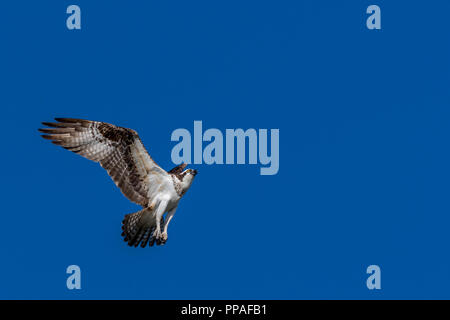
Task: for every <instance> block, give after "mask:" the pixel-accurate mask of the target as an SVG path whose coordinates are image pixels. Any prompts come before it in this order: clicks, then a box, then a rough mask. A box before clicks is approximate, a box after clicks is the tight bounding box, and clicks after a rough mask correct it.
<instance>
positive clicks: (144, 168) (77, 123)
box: [39, 118, 167, 207]
mask: <svg viewBox="0 0 450 320" xmlns="http://www.w3.org/2000/svg"><path fill="white" fill-rule="evenodd" d="M55 120H56V121H58V122H55V123H50V122H43V123H42V124H44V125H46V126H48V127H51V128H45V129H39V131H40V132H42V133H45V135H42V137H43V138H45V139H49V140H51V141H52V143H54V144H56V145H59V146H61V147H63V148H65V149H67V150H70V151H73V152H75V153H78V154H79V155H81V156H83V157H85V158H87V159H89V160H93V161H96V162H99V163H100V165H101V166H102V167H103V168H104V169H106V171H108V174H109V175H110V176H111V178H112V179H113V181H114V182H115V184H116V185H117V186H118V187H119V188H120V190H121V191H122V193H123V194H124V195H125V196H126V197H127V198H128V199H129V200H131V201H133V202H135V203H137V204H139V205H141V206H143V207H147V206H148V191H149V189H150V187H151V186H149V185H148V181H150V180H148V179H146V177H147V176H148V175H149V174H150V173H151V174H152V176H165V175H167V172H166V171H165V170H163V169H161V168H160V167H159V166H158V165H157V164H156V163H155V162H154V161H153V160H152V158H151V157H150V155H149V154H148V153H147V150H145V148H144V146H143V144H142V142H141V139H140V138H139V136H138V134H137V133H136V131H134V130H131V129H127V128H122V127H118V126H115V125H112V124H109V123H105V122H98V121H89V120H81V119H69V118H55ZM153 180H154V179H153Z"/></svg>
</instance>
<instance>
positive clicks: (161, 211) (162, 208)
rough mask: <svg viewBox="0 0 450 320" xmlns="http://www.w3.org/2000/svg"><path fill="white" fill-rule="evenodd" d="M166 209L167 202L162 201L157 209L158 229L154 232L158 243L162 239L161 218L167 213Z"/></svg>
mask: <svg viewBox="0 0 450 320" xmlns="http://www.w3.org/2000/svg"><path fill="white" fill-rule="evenodd" d="M166 208H167V201H166V200H162V201H161V202H160V203H159V205H158V209H156V213H155V219H156V228H155V231H154V232H153V236H154V237H155V239H156V240H158V241H159V240H160V238H161V217H162V216H163V214H164V212H165V211H166Z"/></svg>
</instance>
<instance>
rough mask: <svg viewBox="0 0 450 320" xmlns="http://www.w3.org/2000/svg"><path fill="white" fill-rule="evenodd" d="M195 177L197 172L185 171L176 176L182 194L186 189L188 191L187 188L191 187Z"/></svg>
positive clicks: (192, 170)
mask: <svg viewBox="0 0 450 320" xmlns="http://www.w3.org/2000/svg"><path fill="white" fill-rule="evenodd" d="M196 175H197V170H194V169H186V170H184V171H183V172H182V173H181V174H180V175H179V176H178V178H179V179H180V182H181V189H182V191H183V193H185V192H186V191H187V189H189V187H190V186H191V184H192V181H194V177H195V176H196Z"/></svg>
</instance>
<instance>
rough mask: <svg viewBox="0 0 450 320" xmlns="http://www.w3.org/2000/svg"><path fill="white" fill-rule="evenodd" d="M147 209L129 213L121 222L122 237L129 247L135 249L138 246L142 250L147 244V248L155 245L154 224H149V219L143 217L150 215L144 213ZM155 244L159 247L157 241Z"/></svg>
mask: <svg viewBox="0 0 450 320" xmlns="http://www.w3.org/2000/svg"><path fill="white" fill-rule="evenodd" d="M146 210H147V209H143V210H141V211H138V212H134V213H130V214H127V215H125V217H124V219H123V221H122V230H123V232H122V236H123V237H124V241H125V242H128V245H129V246H134V247H137V246H138V245H139V244H140V245H141V247H142V248H144V247H145V246H146V245H147V243H148V244H149V246H153V244H154V243H155V237H154V236H153V233H154V231H155V227H156V224H155V223H154V220H155V219H153V223H151V220H152V219H150V222H149V219H148V218H147V217H145V219H144V215H148V214H151V213H150V212H146ZM163 223H164V218H161V227H162V226H163ZM156 244H157V245H159V244H160V243H159V241H156Z"/></svg>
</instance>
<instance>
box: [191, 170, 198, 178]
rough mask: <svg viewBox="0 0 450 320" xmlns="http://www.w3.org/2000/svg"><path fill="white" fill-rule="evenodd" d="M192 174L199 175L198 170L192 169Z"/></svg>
mask: <svg viewBox="0 0 450 320" xmlns="http://www.w3.org/2000/svg"><path fill="white" fill-rule="evenodd" d="M192 175H193V176H194V177H195V176H196V175H197V170H195V169H194V170H192Z"/></svg>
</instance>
